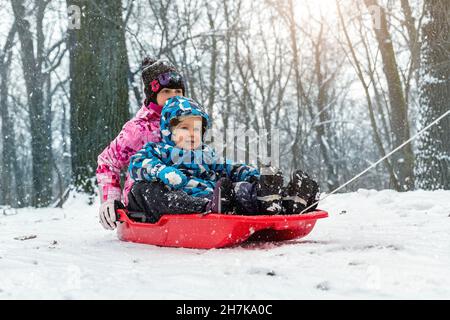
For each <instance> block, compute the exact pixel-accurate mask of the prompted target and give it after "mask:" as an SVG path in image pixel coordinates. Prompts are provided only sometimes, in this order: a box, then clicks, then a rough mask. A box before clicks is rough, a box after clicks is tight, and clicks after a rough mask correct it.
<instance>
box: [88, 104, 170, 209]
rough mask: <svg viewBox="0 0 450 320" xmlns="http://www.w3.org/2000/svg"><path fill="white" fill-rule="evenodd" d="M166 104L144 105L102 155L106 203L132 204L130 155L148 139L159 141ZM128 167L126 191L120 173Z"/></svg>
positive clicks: (100, 172) (99, 175) (100, 179)
mask: <svg viewBox="0 0 450 320" xmlns="http://www.w3.org/2000/svg"><path fill="white" fill-rule="evenodd" d="M161 110H162V107H161V106H158V105H156V104H154V103H150V105H148V106H145V105H143V106H142V107H141V109H140V110H139V111H138V113H137V114H136V116H135V117H134V118H133V119H131V120H130V121H128V122H127V123H126V124H125V125H124V126H123V128H122V131H121V132H120V133H119V135H118V136H117V137H116V138H115V139H114V140H113V141H112V142H111V144H110V145H109V146H108V147H107V148H106V149H105V150H103V152H102V153H101V154H100V155H99V156H98V161H97V163H98V167H97V172H96V175H97V182H98V186H99V191H100V199H101V201H102V202H104V201H106V200H109V199H112V200H122V202H123V203H124V204H125V205H127V204H128V192H129V191H130V190H131V187H132V186H133V180H132V179H131V178H130V176H129V174H128V170H127V169H128V165H129V162H130V158H131V156H132V155H134V154H135V153H136V152H137V151H139V150H140V149H142V147H143V146H144V145H145V144H146V143H147V142H159V141H160V140H161V138H160V133H159V121H160V117H161ZM121 170H127V173H126V179H125V185H124V188H123V193H122V191H121V187H120V172H121Z"/></svg>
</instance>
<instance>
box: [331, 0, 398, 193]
mask: <svg viewBox="0 0 450 320" xmlns="http://www.w3.org/2000/svg"><path fill="white" fill-rule="evenodd" d="M337 9H338V14H339V20H340V22H341V25H342V29H343V32H344V34H345V38H346V41H347V45H348V47H349V50H350V53H351V57H352V59H353V62H354V66H355V70H356V74H357V76H358V78H359V80H360V81H361V84H362V86H363V88H364V93H365V96H366V100H367V107H368V109H369V118H370V124H371V126H372V130H373V134H374V140H375V144H376V145H377V148H378V150H379V152H380V155H381V157H384V156H386V151H385V149H384V146H383V141H382V140H381V137H380V134H379V132H378V127H377V123H376V120H375V114H374V109H373V104H372V99H371V97H370V92H369V85H368V84H367V82H366V80H365V79H364V74H363V71H362V67H361V63H360V62H359V60H358V58H357V56H356V52H355V49H354V48H353V44H352V42H351V40H350V35H349V34H348V31H347V27H346V25H345V21H344V18H343V15H342V12H341V8H340V5H339V4H338V6H337ZM383 163H384V164H385V166H386V168H387V170H388V172H389V176H390V179H391V182H392V183H393V187H394V188H395V190H397V191H400V190H401V186H400V183H399V181H398V180H397V176H396V175H395V173H394V168H393V165H392V164H391V163H390V162H389V160H388V159H385V160H384V161H383Z"/></svg>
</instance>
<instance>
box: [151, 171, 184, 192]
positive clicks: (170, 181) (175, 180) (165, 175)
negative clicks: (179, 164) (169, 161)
mask: <svg viewBox="0 0 450 320" xmlns="http://www.w3.org/2000/svg"><path fill="white" fill-rule="evenodd" d="M158 178H159V180H161V181H162V182H163V183H164V184H165V185H166V186H169V187H171V188H172V189H173V190H179V189H182V188H184V187H185V186H186V184H187V182H188V179H187V177H186V175H185V174H184V173H183V172H182V171H180V170H178V169H177V168H174V167H165V168H164V169H162V170H161V171H160V172H159V173H158Z"/></svg>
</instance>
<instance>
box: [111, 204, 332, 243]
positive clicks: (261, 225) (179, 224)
mask: <svg viewBox="0 0 450 320" xmlns="http://www.w3.org/2000/svg"><path fill="white" fill-rule="evenodd" d="M117 213H118V216H119V221H120V222H121V223H119V226H118V228H117V234H118V237H119V239H120V240H122V241H130V242H137V243H145V244H150V245H155V246H163V247H182V248H194V249H213V248H224V247H230V246H234V245H238V244H240V243H242V242H244V241H286V240H292V239H298V238H302V237H305V236H306V235H308V234H309V233H310V232H311V230H312V229H313V228H314V225H315V224H316V221H317V219H322V218H326V217H328V213H327V212H325V211H319V210H317V211H313V212H310V213H307V214H302V215H285V216H283V215H277V216H267V215H261V216H240V215H223V214H207V215H202V214H181V215H164V216H162V217H161V219H160V220H159V221H158V222H157V223H155V224H150V223H141V222H135V221H132V220H131V219H130V218H129V217H128V215H127V211H126V210H118V212H117Z"/></svg>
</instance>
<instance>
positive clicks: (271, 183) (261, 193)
mask: <svg viewBox="0 0 450 320" xmlns="http://www.w3.org/2000/svg"><path fill="white" fill-rule="evenodd" d="M256 190H257V191H256V193H257V200H258V207H259V213H261V214H280V213H281V211H282V205H281V200H282V191H283V175H282V173H281V171H279V170H278V169H276V168H273V167H264V168H262V169H261V176H260V178H259V181H258V183H257V188H256Z"/></svg>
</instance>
